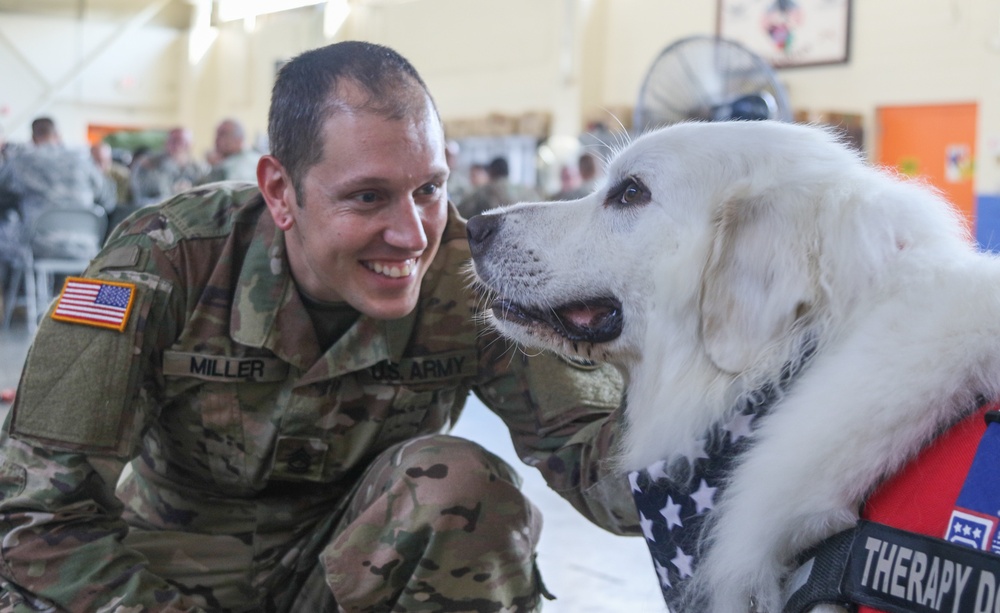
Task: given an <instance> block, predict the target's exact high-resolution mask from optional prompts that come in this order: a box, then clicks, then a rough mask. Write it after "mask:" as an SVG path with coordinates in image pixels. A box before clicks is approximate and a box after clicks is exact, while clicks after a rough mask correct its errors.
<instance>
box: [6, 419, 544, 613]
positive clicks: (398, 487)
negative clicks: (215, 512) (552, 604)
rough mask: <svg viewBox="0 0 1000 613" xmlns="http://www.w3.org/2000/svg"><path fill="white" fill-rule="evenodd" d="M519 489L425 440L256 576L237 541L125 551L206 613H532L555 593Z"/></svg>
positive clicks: (377, 470)
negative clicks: (142, 558) (543, 571)
mask: <svg viewBox="0 0 1000 613" xmlns="http://www.w3.org/2000/svg"><path fill="white" fill-rule="evenodd" d="M519 488H520V477H518V475H517V474H516V473H515V472H514V471H513V469H512V468H511V467H510V466H509V465H507V464H506V463H505V462H504V461H503V460H501V459H500V458H499V457H497V456H495V455H494V454H492V453H490V452H489V451H486V450H485V449H483V448H482V447H480V446H479V445H477V444H475V443H472V442H470V441H466V440H464V439H460V438H456V437H452V436H445V435H437V436H425V437H421V438H416V439H413V440H410V441H407V442H404V443H401V444H398V445H396V446H394V447H392V448H390V449H388V450H386V451H385V452H383V453H382V454H381V455H380V456H379V457H378V458H376V460H375V461H374V462H373V463H372V465H371V466H370V467H369V468H368V469H367V471H366V472H365V473H364V475H363V476H362V477H361V478H360V480H359V481H358V482H357V483H356V484H355V485H354V487H353V489H352V492H353V493H352V494H351V495H350V496H348V497H346V498H345V499H344V501H343V503H342V504H341V505H338V508H337V509H336V510H334V511H332V512H331V514H330V515H329V516H328V517H326V519H325V520H324V521H321V522H319V524H313V525H310V526H308V530H307V532H306V533H305V534H303V535H301V538H299V539H298V540H297V541H296V542H293V543H287V542H286V543H282V544H280V545H279V544H275V546H274V547H273V550H274V551H276V552H278V553H277V554H275V557H276V558H277V562H276V563H275V564H274V565H273V566H271V567H270V568H268V569H267V570H266V571H260V572H258V573H257V574H256V575H255V574H254V571H252V570H250V569H253V568H255V566H256V567H258V568H259V567H260V566H262V565H261V556H259V555H256V556H255V555H254V549H253V547H252V546H249V545H247V544H246V543H245V542H244V541H241V540H239V539H236V538H230V537H221V538H220V537H214V536H213V537H206V535H196V534H187V533H173V532H171V533H169V536H165V535H164V534H163V533H157V532H155V531H142V530H133V532H132V533H131V534H130V535H129V537H127V539H126V542H127V543H128V545H129V546H130V547H133V548H135V549H137V550H139V551H141V552H142V553H144V554H145V555H146V557H147V558H148V559H149V560H150V567H149V568H150V570H151V571H152V572H154V573H156V574H158V575H160V576H163V577H165V578H168V579H169V580H170V581H171V582H172V583H174V584H176V585H178V586H179V587H181V589H182V590H184V591H185V592H186V593H187V594H188V595H189V596H190V597H191V600H192V601H194V602H197V603H198V604H199V605H200V606H201V607H202V608H204V609H205V610H206V611H259V612H268V613H270V612H286V611H287V612H291V613H314V612H315V613H321V612H330V613H339V612H350V613H362V612H370V613H382V612H386V613H388V612H409V611H414V612H416V611H420V612H428V613H438V612H442V613H443V612H446V611H447V612H456V613H458V612H474V613H524V612H529V611H538V610H540V608H541V598H542V596H546V597H549V595H548V594H547V592H546V591H545V588H544V586H543V584H542V582H541V577H540V575H539V573H538V570H537V567H536V565H535V548H536V545H537V543H538V537H539V534H540V531H541V523H542V520H541V514H540V512H539V511H538V510H537V509H536V508H535V507H534V505H532V503H531V502H530V501H529V500H527V499H526V498H525V497H524V495H523V494H522V493H521V491H520V489H519ZM265 557H269V556H265ZM264 566H268V565H264ZM11 596H15V597H16V594H11V593H8V594H7V595H6V597H7V598H8V599H9V598H10V597H11ZM15 600H21V599H20V598H15ZM3 602H4V601H3V600H2V599H0V603H3ZM7 602H8V603H9V602H10V600H7ZM0 606H2V605H0ZM3 610H18V611H29V610H45V609H44V608H43V609H37V608H34V607H30V606H28V603H27V602H24V601H21V602H20V606H18V607H16V608H13V609H5V608H0V611H3ZM48 610H53V611H54V610H55V609H48ZM110 610H111V611H114V610H115V609H114V608H113V607H112V608H111V609H110ZM124 610H128V609H127V608H125V609H123V611H124Z"/></svg>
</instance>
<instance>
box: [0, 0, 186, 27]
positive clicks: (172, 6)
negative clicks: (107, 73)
mask: <svg viewBox="0 0 1000 613" xmlns="http://www.w3.org/2000/svg"><path fill="white" fill-rule="evenodd" d="M153 3H154V2H153V1H152V0H0V14H2V13H12V14H22V15H34V16H39V17H58V18H61V19H87V18H98V19H108V20H112V21H120V20H127V19H128V18H129V17H130V16H133V15H135V14H137V13H138V12H139V11H141V10H142V9H143V8H145V7H146V6H149V5H151V4H153ZM193 10H194V7H193V2H192V0H167V2H166V3H165V5H164V6H163V8H161V9H160V10H159V11H158V12H157V13H156V15H155V16H154V17H153V18H152V19H151V22H152V23H156V24H158V25H163V26H169V27H172V28H177V29H180V30H186V29H188V28H189V27H190V24H191V18H192V14H193Z"/></svg>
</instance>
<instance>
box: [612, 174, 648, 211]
mask: <svg viewBox="0 0 1000 613" xmlns="http://www.w3.org/2000/svg"><path fill="white" fill-rule="evenodd" d="M649 198H650V193H649V190H648V189H646V186H645V185H643V184H642V182H641V181H639V180H638V179H636V178H635V177H628V178H626V179H623V180H622V181H621V182H620V183H618V184H617V185H616V186H615V187H613V188H612V189H611V190H610V191H609V192H608V198H607V200H606V202H605V204H609V205H618V206H638V205H641V204H646V203H647V202H649Z"/></svg>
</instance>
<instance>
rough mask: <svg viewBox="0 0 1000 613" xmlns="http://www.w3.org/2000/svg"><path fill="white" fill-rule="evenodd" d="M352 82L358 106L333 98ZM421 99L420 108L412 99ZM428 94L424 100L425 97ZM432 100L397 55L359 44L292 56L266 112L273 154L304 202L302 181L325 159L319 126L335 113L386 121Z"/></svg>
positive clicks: (385, 49) (407, 63)
mask: <svg viewBox="0 0 1000 613" xmlns="http://www.w3.org/2000/svg"><path fill="white" fill-rule="evenodd" d="M345 82H351V83H354V84H356V85H358V86H360V88H361V89H362V90H363V91H364V92H365V93H367V99H366V100H365V101H364V102H363V103H362V104H361V105H360V106H359V105H357V104H356V103H355V104H351V105H349V104H348V103H347V102H346V101H345V100H343V99H341V98H338V97H337V88H338V85H339V84H341V83H345ZM415 88H417V90H418V91H420V92H421V93H422V94H423V95H422V96H420V98H419V107H418V106H417V105H416V103H415V100H416V99H417V97H415V96H414V95H413V92H414V89H415ZM424 95H425V96H426V99H425V98H424V97H423V96H424ZM425 100H430V104H431V107H432V108H433V109H434V112H435V113H437V107H436V106H435V105H434V100H433V98H432V97H431V95H430V92H428V91H427V86H426V85H425V84H424V81H423V79H421V78H420V75H419V74H418V73H417V70H416V69H415V68H414V67H413V65H412V64H410V62H409V61H408V60H406V59H405V58H404V57H403V56H401V55H400V54H399V53H397V52H396V51H394V50H392V49H390V48H388V47H384V46H381V45H376V44H373V43H366V42H360V41H347V42H341V43H334V44H332V45H327V46H325V47H320V48H318V49H313V50H311V51H306V52H305V53H302V54H301V55H298V56H296V57H295V58H293V59H292V60H290V61H289V62H288V63H287V64H285V65H284V66H283V67H282V68H281V70H280V71H279V72H278V78H277V79H276V80H275V83H274V88H273V91H272V92H271V108H270V110H269V112H268V127H267V135H268V140H269V141H270V146H271V154H272V155H273V156H274V157H275V158H277V159H278V161H279V162H281V164H282V166H284V167H285V169H286V170H287V171H288V174H289V175H290V176H291V180H292V183H293V184H294V186H295V192H296V195H297V196H298V200H299V204H300V205H301V204H303V202H302V192H301V188H300V182H301V180H302V177H303V176H305V174H306V172H307V171H308V170H309V168H311V167H312V166H313V165H315V164H317V163H318V162H319V161H320V160H321V159H322V158H323V137H322V134H323V130H322V128H323V123H324V122H325V121H326V119H327V118H328V117H329V116H330V115H332V114H334V113H337V112H343V111H347V110H352V109H353V110H364V111H368V112H373V113H376V114H379V115H383V116H385V117H388V118H390V119H402V118H404V117H407V116H410V115H413V114H416V113H418V112H420V111H422V110H423V109H424V108H425V107H424V104H425V103H426V102H425Z"/></svg>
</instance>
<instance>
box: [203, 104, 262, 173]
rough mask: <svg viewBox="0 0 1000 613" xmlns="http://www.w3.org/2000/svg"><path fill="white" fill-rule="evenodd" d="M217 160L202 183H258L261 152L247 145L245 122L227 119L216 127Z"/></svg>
mask: <svg viewBox="0 0 1000 613" xmlns="http://www.w3.org/2000/svg"><path fill="white" fill-rule="evenodd" d="M215 156H216V161H215V162H214V164H213V165H212V170H211V171H209V173H208V174H207V175H206V176H205V177H203V178H202V180H201V182H202V183H214V182H216V181H246V182H250V183H256V181H257V160H259V159H260V153H258V152H257V151H254V150H253V149H250V148H248V147H247V146H246V132H245V131H244V130H243V124H241V123H240V122H239V121H237V120H235V119H225V120H223V121H222V122H221V123H220V124H219V125H218V127H216V129H215Z"/></svg>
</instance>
